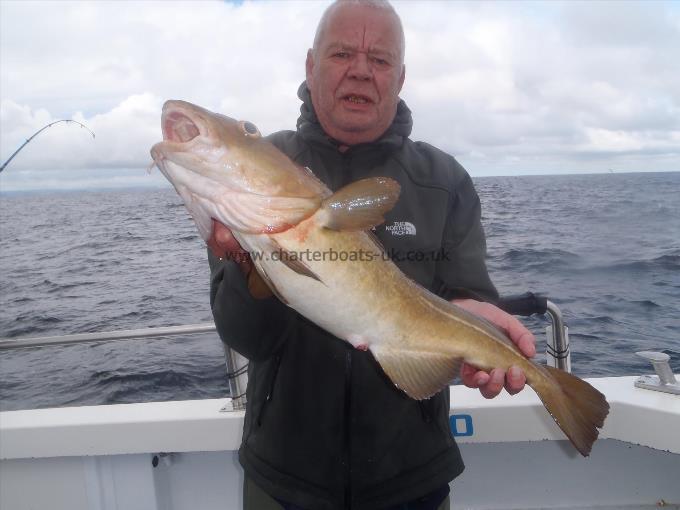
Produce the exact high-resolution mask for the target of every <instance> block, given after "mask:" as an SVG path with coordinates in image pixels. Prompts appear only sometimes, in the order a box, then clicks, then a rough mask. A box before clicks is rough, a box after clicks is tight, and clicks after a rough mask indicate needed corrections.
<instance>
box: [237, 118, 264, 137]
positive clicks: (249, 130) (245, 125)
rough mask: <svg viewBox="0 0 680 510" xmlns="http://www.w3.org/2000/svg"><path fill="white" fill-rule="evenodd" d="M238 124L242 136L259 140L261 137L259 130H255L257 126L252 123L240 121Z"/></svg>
mask: <svg viewBox="0 0 680 510" xmlns="http://www.w3.org/2000/svg"><path fill="white" fill-rule="evenodd" d="M239 124H240V125H241V129H242V130H243V134H244V135H246V136H252V137H253V138H260V137H261V136H262V135H261V134H260V130H259V129H257V126H256V125H255V124H253V123H252V122H249V121H247V120H242V121H241V122H239Z"/></svg>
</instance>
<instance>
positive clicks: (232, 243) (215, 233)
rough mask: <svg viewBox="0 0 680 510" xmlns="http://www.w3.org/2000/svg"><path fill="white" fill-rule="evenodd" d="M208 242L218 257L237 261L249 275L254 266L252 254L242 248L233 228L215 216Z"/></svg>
mask: <svg viewBox="0 0 680 510" xmlns="http://www.w3.org/2000/svg"><path fill="white" fill-rule="evenodd" d="M206 244H207V245H208V248H210V251H211V252H212V253H213V255H215V256H216V257H218V258H220V259H225V258H226V259H229V260H233V261H234V262H236V263H237V264H238V265H239V267H240V268H241V271H243V274H244V275H248V274H249V273H250V271H251V269H252V268H253V263H252V261H251V260H250V254H249V253H248V252H247V251H245V250H244V249H243V248H241V245H240V244H238V241H237V240H236V238H235V237H234V234H232V233H231V230H229V228H228V227H226V226H225V225H224V224H223V223H221V222H219V221H217V220H216V219H214V218H213V220H212V233H211V234H210V238H209V239H208V240H207V241H206Z"/></svg>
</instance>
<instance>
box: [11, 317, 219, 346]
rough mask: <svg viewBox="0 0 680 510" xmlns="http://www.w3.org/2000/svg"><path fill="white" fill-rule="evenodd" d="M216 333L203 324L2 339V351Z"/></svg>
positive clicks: (210, 323) (209, 323)
mask: <svg viewBox="0 0 680 510" xmlns="http://www.w3.org/2000/svg"><path fill="white" fill-rule="evenodd" d="M211 331H215V325H214V324H213V323H212V322H205V323H203V324H186V325H182V326H168V327H163V328H143V329H123V330H118V331H101V332H94V333H78V334H75V335H60V336H41V337H33V338H16V339H14V338H0V351H2V350H8V349H26V348H29V347H44V346H46V345H66V344H81V343H88V342H110V341H112V340H129V339H132V338H153V337H160V336H177V335H193V334H196V333H209V332H211Z"/></svg>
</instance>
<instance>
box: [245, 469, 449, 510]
mask: <svg viewBox="0 0 680 510" xmlns="http://www.w3.org/2000/svg"><path fill="white" fill-rule="evenodd" d="M416 505H417V503H413V504H408V503H406V504H404V505H400V506H397V507H393V508H390V509H389V510H418V508H419V507H418V506H416ZM450 507H451V504H450V500H449V496H446V499H444V501H442V502H441V504H440V505H439V506H438V507H437V509H436V510H449V509H450ZM243 510H305V509H303V508H300V507H297V506H291V505H287V504H281V503H279V502H278V501H277V500H276V499H274V498H272V497H271V496H270V495H269V494H267V493H266V492H265V491H263V490H262V489H261V488H260V487H259V486H258V485H257V484H255V482H253V481H252V480H251V479H250V478H249V477H248V476H246V477H245V479H244V480H243Z"/></svg>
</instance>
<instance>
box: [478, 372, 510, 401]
mask: <svg viewBox="0 0 680 510" xmlns="http://www.w3.org/2000/svg"><path fill="white" fill-rule="evenodd" d="M504 383H505V371H504V370H503V369H502V368H494V369H493V370H492V371H491V373H490V374H489V380H488V382H487V383H486V384H485V385H483V386H480V387H479V391H480V393H481V394H482V396H483V397H484V398H494V397H496V396H497V395H498V394H499V393H500V392H501V390H502V389H503V385H504Z"/></svg>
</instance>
